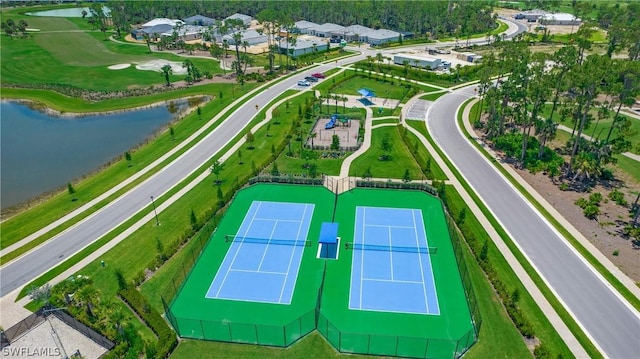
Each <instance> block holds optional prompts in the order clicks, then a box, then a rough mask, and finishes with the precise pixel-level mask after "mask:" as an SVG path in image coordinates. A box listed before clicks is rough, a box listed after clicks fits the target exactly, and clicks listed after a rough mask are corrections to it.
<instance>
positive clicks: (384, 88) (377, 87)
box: [331, 76, 406, 100]
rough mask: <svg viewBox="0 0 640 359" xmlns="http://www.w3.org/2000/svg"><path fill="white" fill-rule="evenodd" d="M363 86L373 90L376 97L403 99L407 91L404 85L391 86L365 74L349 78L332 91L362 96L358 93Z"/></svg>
mask: <svg viewBox="0 0 640 359" xmlns="http://www.w3.org/2000/svg"><path fill="white" fill-rule="evenodd" d="M362 88H366V89H368V90H370V91H373V92H374V93H375V97H378V98H391V99H396V100H399V99H401V98H402V97H403V94H404V93H405V92H406V89H405V88H404V87H402V86H390V85H389V84H388V83H384V82H382V81H378V80H376V79H373V78H371V79H370V78H367V77H363V76H356V77H353V78H351V79H348V80H347V81H345V82H343V83H341V84H340V85H338V86H337V87H336V88H334V89H333V90H332V91H331V92H332V93H339V94H344V95H352V96H360V94H358V90H360V89H362Z"/></svg>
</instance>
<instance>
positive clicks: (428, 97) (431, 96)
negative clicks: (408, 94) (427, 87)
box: [420, 91, 447, 101]
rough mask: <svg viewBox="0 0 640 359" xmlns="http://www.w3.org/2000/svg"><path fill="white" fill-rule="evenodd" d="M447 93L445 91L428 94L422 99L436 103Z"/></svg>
mask: <svg viewBox="0 0 640 359" xmlns="http://www.w3.org/2000/svg"><path fill="white" fill-rule="evenodd" d="M446 93H447V92H445V91H443V92H435V93H428V94H426V95H424V96H421V97H420V98H421V99H423V100H427V101H435V100H437V99H438V98H440V97H441V96H444V95H445V94H446Z"/></svg>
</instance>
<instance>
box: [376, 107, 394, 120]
mask: <svg viewBox="0 0 640 359" xmlns="http://www.w3.org/2000/svg"><path fill="white" fill-rule="evenodd" d="M371 110H372V111H373V118H376V117H388V116H394V113H395V112H396V110H395V109H393V108H386V107H373V108H371ZM380 110H382V112H380ZM396 116H397V115H396Z"/></svg>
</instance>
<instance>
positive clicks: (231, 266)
mask: <svg viewBox="0 0 640 359" xmlns="http://www.w3.org/2000/svg"><path fill="white" fill-rule="evenodd" d="M261 205H262V202H258V208H256V211H255V213H254V214H253V217H252V218H251V222H249V225H248V226H247V228H246V229H245V230H244V234H245V237H246V234H247V232H249V228H250V227H251V223H252V222H253V218H255V216H256V215H257V214H258V209H260V206H261ZM249 209H251V207H249ZM242 222H243V223H242V224H244V221H242ZM236 236H237V234H236ZM231 245H232V246H233V243H231ZM241 247H242V242H240V244H238V247H236V253H235V254H234V255H233V259H232V260H231V264H230V265H229V268H227V273H225V274H224V278H223V279H222V283H221V284H220V288H218V291H217V292H216V295H215V297H214V298H217V297H218V295H220V291H221V290H222V287H224V283H225V282H226V281H227V276H228V275H229V270H230V269H232V268H233V263H235V261H236V258H238V253H240V248H241ZM225 259H226V255H225ZM223 263H224V260H223ZM214 280H215V278H214Z"/></svg>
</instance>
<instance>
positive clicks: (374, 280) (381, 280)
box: [362, 278, 424, 284]
mask: <svg viewBox="0 0 640 359" xmlns="http://www.w3.org/2000/svg"><path fill="white" fill-rule="evenodd" d="M362 280H367V281H369V282H386V283H411V284H424V283H422V282H417V281H412V280H389V279H377V278H362Z"/></svg>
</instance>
